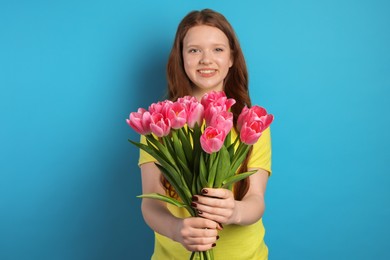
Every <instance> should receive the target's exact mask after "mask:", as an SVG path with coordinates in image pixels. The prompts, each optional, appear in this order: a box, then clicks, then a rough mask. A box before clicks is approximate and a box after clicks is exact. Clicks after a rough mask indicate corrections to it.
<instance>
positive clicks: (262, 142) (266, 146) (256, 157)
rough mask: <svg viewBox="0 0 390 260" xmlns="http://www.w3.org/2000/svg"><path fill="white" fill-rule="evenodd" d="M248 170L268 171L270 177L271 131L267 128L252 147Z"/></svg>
mask: <svg viewBox="0 0 390 260" xmlns="http://www.w3.org/2000/svg"><path fill="white" fill-rule="evenodd" d="M248 168H260V169H263V170H266V171H268V172H269V174H270V175H271V130H270V128H269V127H268V128H267V129H266V130H265V131H264V132H263V133H262V135H261V137H260V138H259V140H258V141H257V143H255V144H254V145H253V150H252V153H251V155H250V158H249V161H248Z"/></svg>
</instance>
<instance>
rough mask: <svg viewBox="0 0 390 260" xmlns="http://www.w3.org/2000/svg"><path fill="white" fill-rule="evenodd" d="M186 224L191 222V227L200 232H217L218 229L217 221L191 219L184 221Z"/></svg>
mask: <svg viewBox="0 0 390 260" xmlns="http://www.w3.org/2000/svg"><path fill="white" fill-rule="evenodd" d="M184 221H186V222H190V223H189V226H191V227H192V228H193V229H200V230H205V229H207V230H216V229H217V227H218V223H216V222H215V221H212V220H209V219H205V218H199V217H198V218H189V219H186V220H184Z"/></svg>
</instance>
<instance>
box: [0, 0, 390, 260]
mask: <svg viewBox="0 0 390 260" xmlns="http://www.w3.org/2000/svg"><path fill="white" fill-rule="evenodd" d="M206 7H210V8H213V9H215V10H218V11H220V12H222V13H223V14H225V16H226V17H227V18H228V19H229V20H230V22H231V23H232V24H233V26H234V28H235V30H236V32H237V34H238V36H239V39H240V42H241V44H242V48H243V50H244V53H245V56H246V59H247V63H248V68H249V72H250V91H251V95H252V99H253V101H254V103H256V104H260V105H262V106H265V107H266V108H267V109H268V110H269V111H270V112H271V113H273V114H274V115H275V117H276V120H275V122H274V124H273V126H272V134H273V135H272V137H273V175H272V177H271V178H270V181H269V185H268V190H267V197H266V200H267V210H266V213H265V216H264V223H265V225H266V229H267V233H266V238H265V239H266V242H267V243H268V246H269V248H270V259H271V260H278V259H280V260H285V259H293V260H294V259H307V260H311V259H390V251H389V250H388V245H389V241H390V224H389V220H390V171H389V169H388V161H389V158H390V152H389V145H390V137H389V128H390V116H389V112H390V102H389V101H390V90H389V88H390V52H389V46H390V34H389V26H390V15H389V13H390V4H389V2H388V1H385V0H383V1H379V0H377V1H373V0H365V1H363V0H361V1H358V0H354V1H352V0H349V1H348V0H337V1H336V0H327V1H325V0H320V1H309V0H306V1H304V0H294V1H293V0H290V1H255V0H252V1H237V0H235V1H205V0H204V1H189V0H187V1H183V0H181V1H179V0H176V1H173V0H164V1H162V0H159V1H157V0H156V1H125V0H110V1H108V0H100V1H75V0H67V1H43V0H35V1H5V0H1V1H0V87H1V92H0V113H1V115H0V116H1V117H0V118H1V127H0V152H1V154H0V160H1V162H0V259H2V260H11V259H12V260H14V259H50V260H51V259H73V260H79V259H80V260H84V259H94V260H95V259H148V257H149V256H150V254H151V252H152V247H153V235H152V232H151V230H150V229H149V228H148V227H147V226H146V224H145V223H144V222H143V219H142V216H141V212H140V200H138V199H136V198H135V196H136V195H138V194H140V192H141V187H140V185H141V183H140V173H139V169H138V167H137V166H136V163H137V159H138V152H137V150H136V149H135V147H133V146H131V145H130V144H129V143H128V142H127V139H128V138H130V139H133V140H136V139H138V135H137V134H135V133H134V132H133V131H132V130H131V129H130V128H129V127H128V126H127V125H126V123H125V118H126V117H127V116H128V114H129V113H130V112H131V111H135V110H136V109H137V108H138V107H140V106H144V107H145V106H147V105H148V104H149V103H151V102H153V101H157V100H158V99H160V98H161V97H162V95H163V94H164V88H165V63H166V60H167V56H168V52H169V50H170V47H171V44H172V41H173V37H174V33H175V30H176V26H177V24H178V23H179V21H180V20H181V18H182V17H183V16H184V15H185V14H186V13H187V12H189V11H190V10H193V9H201V8H206Z"/></svg>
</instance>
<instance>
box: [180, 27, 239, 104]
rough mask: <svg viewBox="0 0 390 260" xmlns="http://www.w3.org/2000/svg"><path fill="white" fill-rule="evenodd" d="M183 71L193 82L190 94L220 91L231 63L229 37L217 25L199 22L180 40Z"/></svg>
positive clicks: (196, 95) (198, 94) (197, 94)
mask: <svg viewBox="0 0 390 260" xmlns="http://www.w3.org/2000/svg"><path fill="white" fill-rule="evenodd" d="M183 61H184V70H185V72H186V74H187V76H188V77H189V78H190V80H191V81H192V83H193V84H194V85H195V86H194V89H193V93H192V94H193V95H194V96H195V97H198V98H200V97H201V96H202V95H203V94H205V93H207V92H209V91H212V90H215V91H221V90H223V82H224V79H225V77H226V75H227V74H228V72H229V68H230V67H231V66H232V65H233V59H232V55H231V51H230V46H229V40H228V38H227V37H226V35H225V34H224V33H223V32H222V31H221V30H220V29H218V28H216V27H212V26H208V25H199V26H194V27H192V28H191V29H189V30H188V32H187V34H186V36H185V37H184V39H183Z"/></svg>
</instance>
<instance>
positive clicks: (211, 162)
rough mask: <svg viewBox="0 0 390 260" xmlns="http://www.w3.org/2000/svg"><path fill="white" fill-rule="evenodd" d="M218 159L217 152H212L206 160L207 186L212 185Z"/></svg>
mask: <svg viewBox="0 0 390 260" xmlns="http://www.w3.org/2000/svg"><path fill="white" fill-rule="evenodd" d="M218 160H219V152H216V153H212V154H211V155H210V157H209V161H208V166H209V167H208V169H209V172H208V173H209V176H208V178H207V180H208V187H214V181H215V175H216V174H217V167H218Z"/></svg>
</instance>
